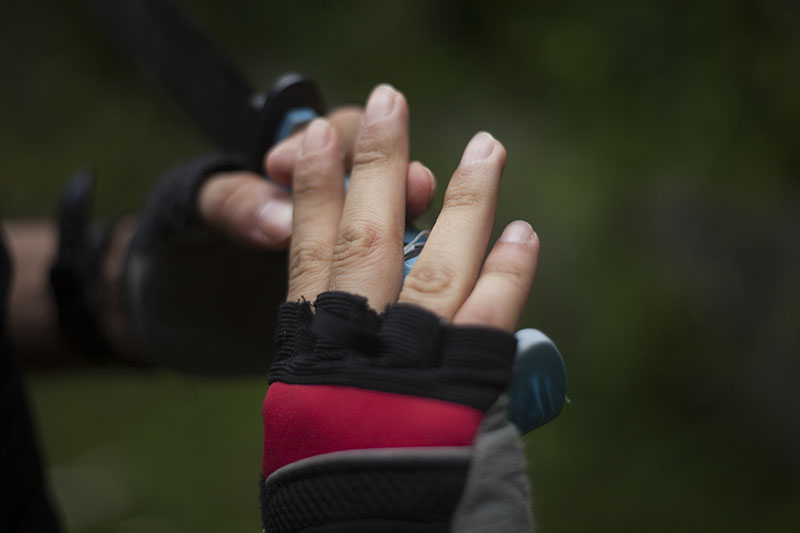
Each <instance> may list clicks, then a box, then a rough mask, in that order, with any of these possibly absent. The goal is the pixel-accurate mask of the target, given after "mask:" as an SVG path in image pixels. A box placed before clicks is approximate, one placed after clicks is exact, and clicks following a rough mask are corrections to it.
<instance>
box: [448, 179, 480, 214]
mask: <svg viewBox="0 0 800 533" xmlns="http://www.w3.org/2000/svg"><path fill="white" fill-rule="evenodd" d="M486 197H487V195H486V191H481V190H480V189H479V188H478V187H475V185H474V184H472V183H469V182H468V180H464V179H459V180H454V181H452V182H451V183H450V185H449V186H448V187H447V192H446V193H445V196H444V203H443V207H442V209H463V208H469V207H475V206H476V205H480V204H482V203H484V202H485V201H486Z"/></svg>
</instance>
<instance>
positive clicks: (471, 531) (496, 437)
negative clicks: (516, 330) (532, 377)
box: [451, 394, 534, 533]
mask: <svg viewBox="0 0 800 533" xmlns="http://www.w3.org/2000/svg"><path fill="white" fill-rule="evenodd" d="M507 411H508V396H507V395H505V394H503V395H501V396H500V398H499V399H498V400H497V402H495V404H494V405H493V406H492V407H491V408H490V409H489V411H488V412H487V413H486V416H485V417H484V419H483V421H482V423H481V426H480V429H479V430H478V436H477V437H476V438H475V442H474V444H473V452H472V462H471V467H470V470H469V475H468V477H467V484H466V487H465V488H464V493H463V495H462V497H461V501H460V502H459V504H458V507H457V508H456V512H455V514H454V515H453V519H452V522H451V529H452V531H453V532H455V533H483V532H486V531H503V532H504V533H523V532H526V533H527V532H530V531H533V529H534V523H533V514H532V512H531V491H530V485H529V483H528V477H527V474H526V468H525V466H526V462H525V453H524V448H523V445H522V440H521V438H520V434H519V431H518V430H517V428H516V427H515V426H514V425H513V424H511V423H510V422H509V421H508V416H507Z"/></svg>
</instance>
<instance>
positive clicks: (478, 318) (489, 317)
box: [459, 302, 503, 327]
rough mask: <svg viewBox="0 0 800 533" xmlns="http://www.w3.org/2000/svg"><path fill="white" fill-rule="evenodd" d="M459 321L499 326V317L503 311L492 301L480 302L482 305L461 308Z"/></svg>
mask: <svg viewBox="0 0 800 533" xmlns="http://www.w3.org/2000/svg"><path fill="white" fill-rule="evenodd" d="M460 314H461V316H460V317H459V323H461V324H479V325H482V326H490V327H499V326H500V324H501V320H500V318H501V317H502V315H503V313H502V312H501V309H500V308H499V306H498V305H496V304H493V303H492V302H482V305H479V306H478V305H474V306H471V307H470V308H469V309H466V310H465V309H462V311H461V312H460Z"/></svg>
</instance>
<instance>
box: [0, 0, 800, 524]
mask: <svg viewBox="0 0 800 533" xmlns="http://www.w3.org/2000/svg"><path fill="white" fill-rule="evenodd" d="M184 4H185V5H186V6H187V7H188V8H189V9H190V10H191V11H192V12H194V13H195V15H196V16H197V18H198V19H199V20H200V21H201V22H202V24H203V26H205V27H206V28H207V29H208V30H209V31H210V33H211V34H212V35H213V36H214V38H215V39H217V40H218V41H219V42H220V43H221V44H222V45H223V47H224V48H225V49H226V50H227V51H228V52H229V53H230V55H231V56H232V57H234V58H235V59H236V61H237V62H238V63H239V64H241V65H242V66H243V68H244V69H245V70H246V72H247V74H248V76H249V77H251V78H252V79H253V80H254V82H255V83H256V84H257V85H258V86H259V87H263V88H267V87H269V85H270V84H271V82H272V80H273V79H274V78H275V77H276V76H277V75H279V74H280V73H282V72H284V71H287V70H295V71H301V72H304V73H306V74H309V75H311V76H312V77H314V78H315V79H316V80H317V81H318V82H319V84H320V85H321V86H322V88H323V90H324V92H325V94H326V98H327V100H328V102H329V103H330V104H331V105H336V104H339V103H345V102H356V101H358V102H361V101H363V99H364V98H365V97H366V95H367V94H368V92H369V90H370V89H371V87H372V86H374V85H375V84H377V83H379V82H384V81H385V82H390V83H392V84H393V85H395V86H396V87H398V88H399V89H401V90H402V91H404V92H405V94H406V96H407V98H408V100H409V102H410V106H411V113H412V125H411V130H412V157H414V158H417V159H420V160H421V161H423V162H425V163H426V164H428V165H429V166H430V167H431V169H432V170H433V171H434V173H435V174H436V175H437V177H438V178H439V181H440V192H439V200H440V199H441V194H442V192H441V191H443V190H444V188H445V187H444V185H445V183H446V181H447V179H448V177H449V174H450V172H451V171H452V170H453V168H454V167H455V165H456V164H457V162H458V159H459V156H460V150H461V149H462V147H463V146H464V144H465V143H466V142H467V140H468V139H469V137H470V136H471V135H472V134H473V133H474V132H475V131H477V130H480V129H485V130H488V131H490V132H492V133H493V134H494V135H495V136H496V137H497V138H498V139H500V140H501V141H502V142H503V143H504V144H505V146H506V148H507V150H508V154H509V157H508V164H507V167H506V172H505V181H504V183H503V187H502V192H501V204H500V211H499V215H498V220H497V223H496V225H495V227H496V228H502V226H503V224H505V223H507V222H509V221H511V220H513V219H516V218H524V219H527V220H529V221H531V223H532V224H533V226H534V228H535V229H536V230H537V232H538V233H539V235H540V237H541V240H542V253H541V259H540V268H539V272H538V274H537V282H536V286H535V288H534V291H533V294H532V298H531V301H530V305H529V307H528V312H527V314H526V316H525V319H524V322H523V324H522V325H523V326H525V327H530V326H535V327H538V328H540V329H542V330H543V331H545V332H546V333H548V334H549V335H550V336H551V337H552V338H553V339H554V340H555V341H556V342H557V343H558V345H559V347H560V348H561V351H562V353H563V354H564V357H565V359H566V362H567V366H568V371H569V397H570V399H571V404H570V405H568V406H567V408H566V409H565V410H564V412H563V413H562V415H561V417H560V418H558V419H557V420H556V421H555V422H553V423H551V424H549V425H548V426H546V427H545V428H542V429H540V430H537V431H536V432H534V433H533V434H531V435H529V436H527V437H526V439H525V442H526V446H527V451H528V458H529V461H530V462H529V472H530V474H531V477H532V480H533V487H534V503H533V505H534V509H535V514H536V517H537V519H538V521H539V523H540V525H541V529H542V530H543V531H615V530H620V531H631V530H637V531H643V530H644V531H678V530H692V531H698V530H700V531H792V530H795V529H796V528H797V527H798V524H800V510H799V509H800V392H799V387H798V384H800V237H799V236H798V234H800V142H799V141H800V68H798V67H800V7H798V4H797V3H795V2H793V1H791V0H765V1H760V2H757V1H707V2H682V1H668V0H649V1H628V0H622V1H618V2H614V3H608V4H606V5H603V6H600V5H598V4H599V3H598V2H590V1H576V0H571V1H565V2H556V3H549V4H544V3H542V4H539V3H536V2H530V3H516V2H502V1H495V2H478V1H465V2H456V1H447V2H399V1H380V2H376V1H369V2H322V1H319V2H280V3H278V2H273V3H270V2H255V1H240V2H214V1H211V0H192V1H187V2H184ZM2 11H3V13H2V17H0V40H1V41H0V72H2V76H0V113H1V114H0V155H1V156H2V157H0V210H2V211H0V212H2V214H3V217H4V218H16V217H34V216H49V215H50V214H51V213H52V211H53V206H54V205H55V202H56V199H57V197H58V191H59V190H60V188H61V187H62V186H63V184H64V183H65V181H66V180H67V179H68V177H69V176H70V175H71V173H72V172H73V171H74V170H75V169H76V168H78V167H80V166H82V165H85V164H87V163H91V164H92V165H94V167H95V168H96V169H97V172H98V178H99V183H98V190H97V194H98V211H99V213H100V214H101V215H111V214H114V213H120V212H131V211H135V210H136V209H138V208H139V207H140V206H141V202H142V200H143V198H144V194H145V192H146V191H147V190H148V188H149V187H150V186H151V185H152V183H153V182H154V181H155V180H156V179H157V177H158V176H159V174H160V173H162V172H163V171H165V170H166V169H167V168H168V167H169V166H171V165H172V164H174V163H176V162H178V161H180V160H182V159H185V158H187V157H191V156H194V155H197V154H202V153H205V152H207V151H209V150H210V149H211V148H212V147H211V146H210V144H209V143H208V142H207V141H206V140H205V139H204V138H203V137H202V135H201V134H200V133H199V132H198V131H197V130H196V129H194V126H193V124H192V123H191V122H190V120H189V119H188V118H187V116H186V115H185V114H184V113H183V112H182V110H181V109H180V108H179V107H178V106H176V105H174V102H173V101H172V100H170V98H169V97H168V96H166V95H165V93H164V92H163V91H162V90H161V89H160V88H159V86H158V85H157V84H155V83H153V80H149V79H147V78H146V77H143V76H141V75H140V74H139V73H138V72H137V71H135V70H134V69H133V68H131V67H130V66H129V65H128V63H127V62H126V60H125V59H124V58H122V57H121V56H119V55H118V54H117V53H116V52H115V50H113V49H111V48H110V47H109V46H108V45H107V44H106V43H105V42H104V41H103V39H102V38H101V37H100V35H99V34H98V33H97V31H96V28H95V27H93V26H92V24H91V23H90V22H89V20H88V18H87V16H86V14H85V11H84V6H83V4H82V3H80V2H56V1H52V0H51V1H48V2H44V1H43V2H30V3H22V2H17V3H15V4H14V5H13V7H12V6H5V7H4V8H3V9H2ZM435 212H436V209H435V208H434V210H433V213H435ZM432 220H433V218H432V216H431V217H428V223H430V222H431V221H432ZM29 383H30V385H31V388H32V390H31V393H32V394H31V395H32V400H33V403H34V407H35V410H36V414H37V417H38V422H39V426H40V428H41V434H42V437H43V443H44V448H45V450H46V455H47V459H48V462H49V465H50V475H51V479H52V482H53V485H54V487H55V491H56V494H57V497H58V500H59V502H60V504H61V508H62V510H63V514H64V516H65V518H66V520H67V523H68V524H70V526H71V528H72V530H74V531H79V532H94V531H97V532H99V531H118V532H128V531H151V532H161V531H165V532H166V531H193V532H197V531H219V530H226V531H248V530H257V529H258V528H259V527H260V526H259V511H258V503H257V485H256V481H257V477H258V470H259V461H260V447H261V427H260V426H261V422H260V409H259V407H260V402H261V399H262V398H263V393H264V389H265V379H264V378H248V379H225V380H216V379H213V378H199V377H191V376H180V375H175V374H172V373H169V372H166V371H150V372H141V371H108V370H105V371H101V370H94V371H89V372H81V373H59V374H52V373H51V374H37V375H32V376H30V377H29Z"/></svg>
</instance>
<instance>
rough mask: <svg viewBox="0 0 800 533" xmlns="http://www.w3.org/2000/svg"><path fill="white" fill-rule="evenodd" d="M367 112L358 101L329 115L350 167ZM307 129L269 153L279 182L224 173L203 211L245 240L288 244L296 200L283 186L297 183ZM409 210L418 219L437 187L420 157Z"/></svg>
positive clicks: (412, 171)
mask: <svg viewBox="0 0 800 533" xmlns="http://www.w3.org/2000/svg"><path fill="white" fill-rule="evenodd" d="M362 115H363V112H362V110H361V108H360V107H357V106H345V107H340V108H338V109H336V110H334V111H333V112H331V113H330V114H329V115H328V121H329V123H330V125H331V126H332V127H333V128H334V129H335V130H336V132H337V134H338V136H339V138H340V144H339V146H340V147H341V153H340V154H339V159H340V160H341V157H342V153H343V157H344V160H345V167H346V168H347V169H348V170H349V168H350V165H351V161H352V158H353V145H354V141H355V138H356V133H357V131H358V127H359V124H360V123H361V117H362ZM302 140H303V132H302V131H301V132H298V133H295V134H294V135H293V136H291V137H289V138H288V139H286V140H285V141H283V142H282V143H280V144H278V145H277V146H275V147H274V148H273V149H272V150H271V151H270V153H269V154H268V155H267V157H266V158H265V167H266V168H267V174H268V175H269V176H270V178H272V180H273V181H274V183H271V182H269V181H266V180H264V178H263V177H262V176H258V175H256V174H253V173H252V172H246V171H238V172H225V173H219V174H217V175H216V176H213V177H211V178H210V179H209V180H207V181H206V183H205V184H204V185H203V187H202V189H201V190H200V193H199V195H198V209H199V212H200V215H201V216H202V217H203V219H204V220H206V222H208V223H209V224H211V225H212V226H213V227H215V228H217V229H218V230H220V231H222V232H224V233H225V234H227V235H229V236H230V237H232V238H234V239H237V240H239V241H242V242H244V243H247V244H250V245H254V246H258V247H262V248H266V249H272V250H283V249H285V248H286V247H287V245H288V242H289V238H290V236H291V231H292V200H291V197H290V196H289V194H288V193H287V192H286V191H285V190H284V189H283V188H282V187H291V185H292V173H293V172H294V168H295V164H296V162H297V157H298V155H299V154H300V151H301V145H302ZM406 181H407V198H408V206H407V208H408V213H409V216H410V218H412V219H413V218H416V217H418V216H419V215H421V214H422V213H424V212H425V210H426V209H427V208H428V205H429V204H430V202H431V199H432V198H433V195H434V193H435V191H436V182H435V180H434V178H433V174H432V173H431V172H430V170H428V169H427V168H426V167H424V166H423V165H422V164H421V163H418V162H414V163H412V164H411V165H409V167H408V173H407V180H406Z"/></svg>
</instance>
